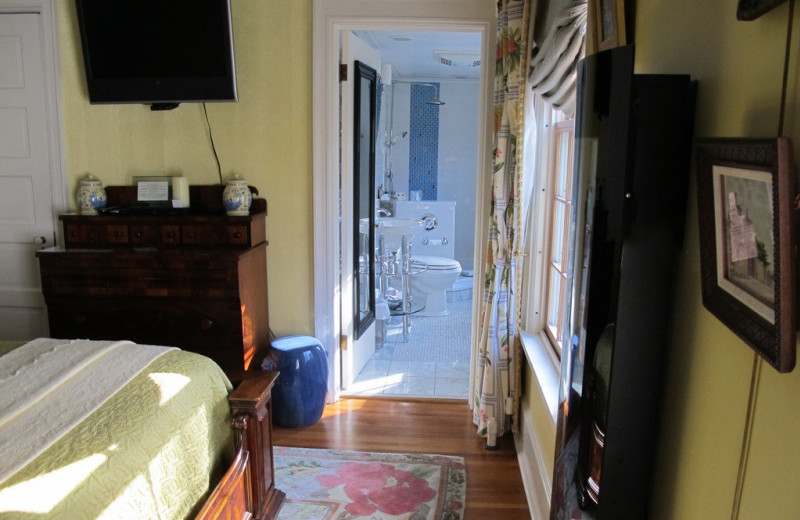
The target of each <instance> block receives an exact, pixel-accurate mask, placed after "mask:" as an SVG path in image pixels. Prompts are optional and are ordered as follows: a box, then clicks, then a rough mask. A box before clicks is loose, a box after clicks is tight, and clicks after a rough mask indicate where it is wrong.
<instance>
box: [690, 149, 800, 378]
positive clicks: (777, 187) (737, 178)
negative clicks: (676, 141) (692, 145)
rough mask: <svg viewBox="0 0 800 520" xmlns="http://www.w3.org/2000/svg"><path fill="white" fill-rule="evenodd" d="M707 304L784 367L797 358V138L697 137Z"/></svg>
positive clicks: (773, 362) (761, 352)
mask: <svg viewBox="0 0 800 520" xmlns="http://www.w3.org/2000/svg"><path fill="white" fill-rule="evenodd" d="M696 159H697V202H698V220H699V223H700V269H701V281H702V292H703V305H704V306H705V307H706V308H707V309H708V310H709V311H710V312H711V313H712V314H714V316H716V317H717V318H718V319H719V320H720V321H722V322H723V323H724V324H725V325H726V326H727V327H728V328H730V329H731V330H732V331H733V332H735V333H736V335H738V336H739V337H740V338H741V339H742V340H743V341H745V343H747V344H748V345H749V346H750V347H752V348H753V349H754V350H755V351H756V352H758V354H759V355H761V356H762V357H763V358H764V359H765V360H766V361H768V362H769V363H770V364H771V365H772V366H773V367H774V368H775V369H776V370H778V371H779V372H790V371H791V370H792V369H793V368H794V365H795V336H796V333H795V323H796V319H795V311H796V309H795V299H796V294H797V290H796V286H795V284H796V275H795V259H794V254H793V248H794V242H795V222H794V220H795V209H794V208H795V207H794V203H795V188H794V180H793V174H792V171H793V162H792V143H791V141H790V140H789V139H788V138H785V137H778V138H774V139H737V138H733V139H723V138H718V139H700V140H698V142H697V149H696Z"/></svg>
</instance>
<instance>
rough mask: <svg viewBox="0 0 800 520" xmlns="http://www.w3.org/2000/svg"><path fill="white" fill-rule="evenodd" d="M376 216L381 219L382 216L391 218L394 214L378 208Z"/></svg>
mask: <svg viewBox="0 0 800 520" xmlns="http://www.w3.org/2000/svg"><path fill="white" fill-rule="evenodd" d="M375 215H376V216H378V217H380V216H381V215H383V216H384V217H391V216H392V212H391V211H389V210H388V209H386V208H378V209H377V210H376V211H375Z"/></svg>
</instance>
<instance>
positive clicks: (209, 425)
mask: <svg viewBox="0 0 800 520" xmlns="http://www.w3.org/2000/svg"><path fill="white" fill-rule="evenodd" d="M0 347H2V345H0ZM124 362H125V360H124V359H121V360H120V363H124ZM230 391H231V385H230V382H229V381H228V379H227V378H226V377H225V375H224V373H223V372H222V370H221V369H220V368H219V367H218V366H217V365H216V364H215V363H214V362H212V361H211V360H210V359H208V358H206V357H203V356H200V355H197V354H193V353H190V352H185V351H180V350H173V351H170V352H167V353H166V354H164V355H163V356H161V357H159V358H158V359H156V360H155V361H154V362H153V363H152V364H150V366H149V367H148V368H147V369H146V370H145V371H143V372H142V373H140V374H139V375H137V376H136V377H135V378H134V379H133V380H132V381H130V382H129V383H128V384H127V385H126V386H125V387H124V388H123V389H122V390H120V391H119V392H118V393H117V394H115V395H114V396H113V397H111V399H109V400H108V401H107V402H106V403H105V404H103V405H102V406H101V407H100V408H99V409H98V410H96V411H95V412H93V413H92V415H90V416H89V417H88V418H87V419H86V420H84V421H83V422H82V423H81V424H79V425H78V426H77V427H75V428H74V429H73V430H71V431H70V432H69V433H68V434H66V435H65V436H64V437H63V438H61V439H60V440H59V441H58V442H56V443H55V444H54V445H53V446H51V447H50V448H49V449H48V450H47V451H45V452H44V453H43V454H42V455H40V456H39V457H38V458H36V459H34V460H33V462H31V463H30V464H29V465H28V466H26V467H25V468H23V469H22V470H20V471H19V472H18V473H16V474H15V475H13V476H12V477H10V478H9V479H8V480H6V481H5V482H3V483H2V484H1V485H0V519H2V520H11V519H14V520H34V519H35V520H42V519H50V518H52V519H56V518H57V519H94V518H102V519H114V520H120V519H127V518H130V519H136V520H140V519H150V518H153V519H156V518H157V519H160V520H166V519H176V520H177V519H184V518H191V517H192V516H193V515H194V514H195V513H196V512H197V511H198V510H199V507H200V506H201V505H202V503H203V501H204V499H205V497H206V496H207V494H208V493H209V492H210V491H211V490H212V489H213V487H214V486H215V485H216V482H217V481H218V480H219V478H220V477H221V475H222V474H223V473H224V471H225V469H226V467H227V465H228V464H229V462H230V460H231V458H232V454H233V441H232V434H231V429H230V410H229V407H228V402H227V397H228V394H229V393H230ZM42 420H47V418H46V417H45V418H42ZM0 464H2V461H0Z"/></svg>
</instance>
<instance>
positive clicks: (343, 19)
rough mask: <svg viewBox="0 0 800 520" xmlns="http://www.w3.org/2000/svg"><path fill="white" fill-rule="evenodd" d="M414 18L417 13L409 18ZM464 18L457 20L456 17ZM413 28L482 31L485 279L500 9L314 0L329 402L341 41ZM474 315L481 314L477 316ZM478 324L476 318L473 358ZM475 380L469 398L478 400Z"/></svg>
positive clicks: (321, 293) (320, 327) (318, 299)
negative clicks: (350, 35) (352, 34)
mask: <svg viewBox="0 0 800 520" xmlns="http://www.w3.org/2000/svg"><path fill="white" fill-rule="evenodd" d="M408 13H414V15H415V16H414V17H409V16H408ZM454 13H457V15H454ZM398 28H406V29H408V30H426V31H472V32H480V33H481V41H482V49H481V62H482V63H484V64H486V65H485V66H483V67H482V68H481V96H480V115H479V124H480V129H479V133H478V142H479V144H480V146H479V150H478V164H479V165H483V167H482V168H479V171H478V182H477V183H476V184H477V186H476V199H475V200H477V201H479V202H478V204H476V208H475V210H476V217H475V219H476V226H475V276H476V277H477V278H478V280H482V279H483V278H484V275H485V265H484V264H485V262H484V257H485V251H486V247H487V245H488V244H487V242H488V236H487V234H486V233H485V232H483V230H484V229H488V219H489V217H490V216H489V208H488V205H487V204H485V203H484V201H487V200H488V193H489V189H490V185H489V182H490V180H491V179H490V178H489V176H488V175H485V173H484V172H487V171H489V167H490V165H491V156H490V153H489V151H490V144H491V138H492V137H491V136H492V122H493V119H492V110H491V107H492V85H491V80H492V78H493V77H494V61H495V57H494V48H495V43H494V42H495V11H494V3H493V2H490V1H488V0H439V1H436V2H434V1H430V0H403V1H398V0H314V5H313V26H312V33H313V46H312V51H313V81H312V85H313V87H312V88H313V90H312V112H313V133H312V135H313V144H312V147H313V209H314V217H313V218H314V335H315V337H316V338H317V339H318V340H319V341H320V342H321V343H322V345H323V346H324V348H325V350H326V351H327V352H328V363H329V374H330V377H329V378H328V401H329V402H334V401H337V400H338V399H339V391H340V384H339V381H340V378H341V364H340V351H339V349H340V338H341V333H342V331H341V316H340V305H339V298H340V297H341V290H342V288H341V286H340V284H339V247H340V240H341V236H340V233H339V198H340V193H339V190H340V187H339V132H340V129H339V85H338V77H339V35H340V34H341V32H342V31H350V30H355V29H372V30H390V29H398ZM476 289H477V290H475V291H474V294H473V309H478V308H479V304H480V301H481V299H482V296H483V292H482V289H483V284H476ZM473 312H474V311H473ZM478 321H479V320H475V319H473V320H472V322H473V323H472V347H471V349H472V355H473V357H474V355H475V351H476V347H477V345H476V342H477V337H478V334H477V330H478V327H479V323H478ZM472 385H473V383H472V377H470V395H471V394H472Z"/></svg>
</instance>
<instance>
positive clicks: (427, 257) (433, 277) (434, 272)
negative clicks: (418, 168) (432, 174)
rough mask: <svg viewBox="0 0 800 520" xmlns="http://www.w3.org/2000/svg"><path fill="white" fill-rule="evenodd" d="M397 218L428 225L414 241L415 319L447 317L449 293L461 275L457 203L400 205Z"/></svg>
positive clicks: (410, 279) (400, 203)
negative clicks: (457, 235)
mask: <svg viewBox="0 0 800 520" xmlns="http://www.w3.org/2000/svg"><path fill="white" fill-rule="evenodd" d="M395 211H396V213H395V215H396V216H398V217H401V218H415V219H419V220H423V221H425V222H426V227H425V229H423V230H422V231H420V232H418V233H416V234H415V235H414V237H413V238H412V239H411V260H410V264H411V265H410V267H411V273H412V274H411V276H409V281H410V285H411V297H412V298H413V304H412V308H416V307H417V306H418V305H419V304H424V305H425V307H424V308H423V309H422V310H421V311H419V312H415V313H414V316H447V314H448V312H447V290H448V289H451V288H452V287H453V282H455V281H456V280H458V278H459V276H460V275H461V264H460V263H459V262H458V261H457V260H455V259H454V256H455V245H454V244H455V229H456V203H455V202H454V201H441V200H439V201H437V200H425V201H397V205H396V208H395Z"/></svg>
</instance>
